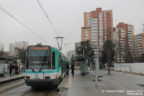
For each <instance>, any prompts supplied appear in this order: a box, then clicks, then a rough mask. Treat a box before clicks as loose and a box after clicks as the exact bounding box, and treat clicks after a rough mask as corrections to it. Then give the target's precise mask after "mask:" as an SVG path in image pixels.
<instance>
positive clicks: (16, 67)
mask: <svg viewBox="0 0 144 96" xmlns="http://www.w3.org/2000/svg"><path fill="white" fill-rule="evenodd" d="M15 74H19V67H18V64H16V65H15Z"/></svg>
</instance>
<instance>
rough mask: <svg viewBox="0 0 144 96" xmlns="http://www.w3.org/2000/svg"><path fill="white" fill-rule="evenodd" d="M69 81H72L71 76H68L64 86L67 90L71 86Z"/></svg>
mask: <svg viewBox="0 0 144 96" xmlns="http://www.w3.org/2000/svg"><path fill="white" fill-rule="evenodd" d="M71 81H72V76H69V77H68V79H67V81H66V83H65V85H64V88H69V87H70V85H71Z"/></svg>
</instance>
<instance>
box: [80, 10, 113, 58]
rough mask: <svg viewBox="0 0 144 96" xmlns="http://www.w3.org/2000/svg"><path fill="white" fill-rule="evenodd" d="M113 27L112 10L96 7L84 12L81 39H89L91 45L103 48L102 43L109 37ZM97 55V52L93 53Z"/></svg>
mask: <svg viewBox="0 0 144 96" xmlns="http://www.w3.org/2000/svg"><path fill="white" fill-rule="evenodd" d="M112 28H113V16H112V10H102V8H97V9H96V10H94V11H91V12H84V27H82V28H81V40H82V41H86V40H89V41H90V43H91V45H92V47H95V48H96V47H97V45H98V49H99V55H100V50H102V49H103V44H104V43H105V41H106V40H107V39H111V30H112ZM95 54H96V56H97V52H96V53H95Z"/></svg>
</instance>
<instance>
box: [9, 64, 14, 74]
mask: <svg viewBox="0 0 144 96" xmlns="http://www.w3.org/2000/svg"><path fill="white" fill-rule="evenodd" d="M12 70H13V65H12V64H11V63H10V65H9V72H10V76H11V74H12Z"/></svg>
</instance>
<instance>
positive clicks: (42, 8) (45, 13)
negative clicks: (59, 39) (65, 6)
mask: <svg viewBox="0 0 144 96" xmlns="http://www.w3.org/2000/svg"><path fill="white" fill-rule="evenodd" d="M37 3H38V4H39V6H40V8H41V10H42V11H43V13H44V15H45V16H46V18H47V19H48V21H49V23H50V24H51V26H52V28H53V29H54V31H55V33H56V35H57V36H59V34H58V32H57V30H56V27H55V26H54V24H53V23H52V21H51V20H50V18H49V16H48V14H47V12H46V11H45V9H44V7H43V6H42V4H41V3H40V1H39V0H37Z"/></svg>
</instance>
